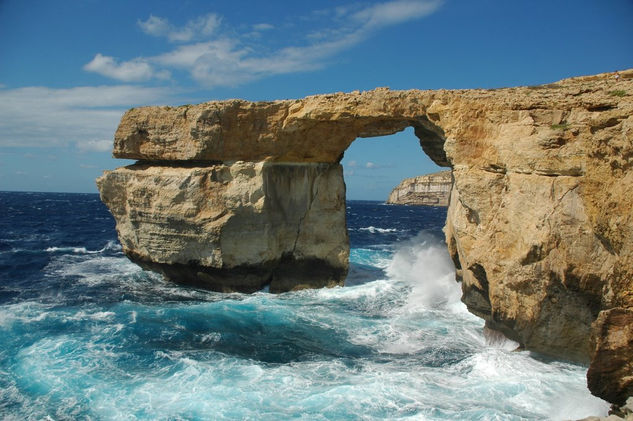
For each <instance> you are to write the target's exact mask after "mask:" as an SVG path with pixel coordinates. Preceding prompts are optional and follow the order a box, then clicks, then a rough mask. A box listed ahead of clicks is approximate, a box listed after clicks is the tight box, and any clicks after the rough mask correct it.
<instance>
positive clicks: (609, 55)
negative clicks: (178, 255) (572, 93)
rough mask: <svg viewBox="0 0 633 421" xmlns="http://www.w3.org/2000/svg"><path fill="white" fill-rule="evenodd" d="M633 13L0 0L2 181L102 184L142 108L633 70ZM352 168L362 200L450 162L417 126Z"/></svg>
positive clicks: (627, 7) (455, 5)
mask: <svg viewBox="0 0 633 421" xmlns="http://www.w3.org/2000/svg"><path fill="white" fill-rule="evenodd" d="M631 22H633V1H631V0H607V1H598V0H591V1H589V0H574V1H556V0H547V1H539V0H532V1H518V0H517V1H514V0H513V1H508V0H494V1H493V0H479V1H472V0H452V1H451V0H446V1H439V0H437V1H436V0H392V1H353V0H351V1H314V2H301V1H300V2H288V1H273V0H269V1H265V2H264V1H235V0H233V1H190V0H183V1H173V0H169V1H162V0H157V1H151V2H150V1H146V2H141V1H134V0H126V1H119V0H109V1H101V0H58V1H38V0H32V1H28V2H26V1H23V0H0V190H25V191H70V192H96V187H95V184H94V179H95V178H96V177H97V176H99V175H100V174H101V172H102V171H103V170H104V169H112V168H115V167H117V166H121V165H126V164H128V163H130V161H123V160H115V159H113V158H111V145H112V136H113V133H114V131H115V129H116V126H117V124H118V120H119V118H120V116H121V115H122V113H123V112H124V111H125V110H126V109H127V108H130V107H133V106H139V105H151V104H167V105H179V104H187V103H197V102H203V101H208V100H216V99H217V100H219V99H227V98H244V99H248V100H273V99H281V98H300V97H304V96H306V95H312V94H317V93H327V92H338V91H343V92H349V91H353V90H357V89H358V90H369V89H373V88H375V87H378V86H389V87H390V88H391V89H411V88H419V89H440V88H446V89H452V88H497V87H504V86H516V85H533V84H539V83H548V82H553V81H556V80H559V79H562V78H565V77H569V76H575V75H582V74H592V73H600V72H609V71H615V70H621V69H625V68H631V67H633V24H631ZM343 164H344V165H345V174H346V175H345V180H346V184H347V187H348V198H350V199H376V200H384V199H385V198H386V197H387V195H388V193H389V191H390V190H391V188H392V187H393V186H395V185H396V184H397V183H398V182H399V181H400V180H401V179H402V178H404V177H411V176H414V175H418V174H423V173H427V172H431V171H435V170H436V169H437V167H436V166H435V165H434V164H432V163H431V162H430V160H429V159H428V158H427V157H426V156H425V155H424V153H423V152H422V150H421V149H420V147H419V146H418V143H417V139H416V138H415V136H414V135H413V132H412V131H411V129H408V130H406V131H404V132H402V133H399V134H397V135H393V136H389V137H381V138H371V139H359V140H358V141H356V142H354V143H353V144H352V146H351V147H350V149H348V151H347V152H346V154H345V159H344V161H343Z"/></svg>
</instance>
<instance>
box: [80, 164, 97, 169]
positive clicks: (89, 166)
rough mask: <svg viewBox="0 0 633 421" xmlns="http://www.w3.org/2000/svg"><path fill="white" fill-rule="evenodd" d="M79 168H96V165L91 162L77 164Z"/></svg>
mask: <svg viewBox="0 0 633 421" xmlns="http://www.w3.org/2000/svg"><path fill="white" fill-rule="evenodd" d="M79 168H88V169H90V168H97V166H96V165H92V164H79Z"/></svg>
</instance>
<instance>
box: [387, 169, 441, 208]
mask: <svg viewBox="0 0 633 421" xmlns="http://www.w3.org/2000/svg"><path fill="white" fill-rule="evenodd" d="M452 187H453V177H452V175H451V172H450V171H440V172H436V173H433V174H426V175H420V176H417V177H411V178H405V179H404V180H402V181H401V182H400V184H398V185H397V186H396V187H395V188H394V189H393V190H392V191H391V193H390V194H389V198H388V199H387V203H389V204H396V205H416V206H448V198H449V197H450V194H451V188H452Z"/></svg>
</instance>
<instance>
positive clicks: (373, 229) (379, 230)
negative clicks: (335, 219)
mask: <svg viewBox="0 0 633 421" xmlns="http://www.w3.org/2000/svg"><path fill="white" fill-rule="evenodd" d="M358 230H359V231H369V232H370V233H372V234H375V233H380V234H385V233H388V232H399V230H398V229H396V228H377V227H374V226H373V225H370V226H368V227H363V228H359V229H358Z"/></svg>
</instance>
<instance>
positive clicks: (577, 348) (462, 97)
mask: <svg viewBox="0 0 633 421" xmlns="http://www.w3.org/2000/svg"><path fill="white" fill-rule="evenodd" d="M620 76H621V77H620V80H619V81H617V82H616V80H615V79H614V78H613V75H611V74H602V75H595V76H588V77H579V78H572V79H567V80H563V81H560V82H557V83H553V84H549V85H543V86H535V87H517V88H506V89H496V90H438V91H420V90H409V91H391V90H389V89H386V88H379V89H376V90H373V91H369V92H362V93H361V92H352V93H346V94H345V93H337V94H329V95H317V96H312V97H307V98H304V99H299V100H283V101H274V102H258V103H251V102H247V101H241V100H231V101H223V102H208V103H203V104H199V105H188V106H182V107H143V108H137V109H133V110H130V111H128V112H127V113H126V114H125V115H124V117H123V119H122V121H121V125H120V126H119V129H118V130H117V132H116V135H115V145H114V155H115V156H116V157H119V158H131V159H137V160H139V161H141V163H139V164H137V165H134V166H131V167H127V168H120V169H117V170H115V171H112V172H108V173H106V174H105V175H104V176H103V177H102V178H100V179H99V182H98V184H99V188H100V191H101V195H102V198H103V200H104V202H106V204H107V205H108V206H109V207H110V209H111V210H112V213H113V214H114V216H115V218H116V220H117V229H118V231H119V236H120V238H121V242H122V244H123V246H124V250H125V252H126V253H127V254H128V256H130V257H131V258H132V259H134V260H135V261H138V262H140V263H141V264H143V265H145V266H146V267H150V268H155V269H158V270H160V271H162V272H163V273H165V274H166V275H167V276H168V277H170V278H172V279H174V280H178V281H190V282H200V283H203V284H205V285H207V286H208V287H211V288H214V289H220V290H233V289H237V290H246V291H252V290H255V289H258V288H260V287H261V286H263V285H265V284H267V283H269V282H272V284H271V288H273V286H275V285H276V287H275V288H273V289H275V290H278V291H283V290H289V289H293V288H297V287H302V286H322V285H331V284H336V283H341V282H342V281H343V279H344V276H345V273H346V270H347V257H348V252H349V246H348V242H347V236H346V233H345V221H344V184H343V181H342V172H341V170H340V166H339V165H338V162H339V161H340V159H341V157H342V155H343V153H344V151H345V149H346V148H347V147H348V146H349V144H350V143H351V142H352V141H353V140H354V139H356V138H357V137H371V136H381V135H386V134H392V133H395V132H397V131H400V130H403V129H404V128H406V127H408V126H412V127H414V129H415V133H416V135H417V136H418V137H419V138H420V144H421V146H422V149H423V150H424V151H425V152H426V153H427V154H428V155H429V157H430V158H431V159H433V160H434V161H435V162H436V163H437V164H438V165H441V166H450V167H452V170H453V177H454V184H453V187H452V192H451V199H450V204H449V210H448V220H447V223H446V229H445V232H446V240H447V244H448V248H449V251H450V253H451V255H452V257H453V260H454V262H455V266H456V269H457V278H458V281H460V282H461V283H462V291H463V301H464V302H465V303H466V305H467V306H468V308H469V310H470V311H471V312H473V313H475V314H477V315H479V316H480V317H482V318H484V319H485V320H486V322H487V324H488V326H489V327H491V328H493V329H497V330H500V331H502V332H503V333H505V334H506V335H507V336H509V337H511V338H513V339H515V340H517V341H518V342H520V343H521V344H523V345H524V346H525V347H526V348H527V349H531V350H535V351H539V352H542V353H546V354H549V355H553V356H556V357H561V358H565V359H570V360H575V361H581V362H589V361H591V367H590V373H591V379H593V380H591V381H590V383H589V385H590V387H591V390H592V391H593V392H594V393H596V394H598V395H599V396H602V397H604V398H606V399H611V400H612V401H614V400H615V399H617V400H621V397H622V396H625V395H630V394H631V392H633V391H632V390H631V382H630V381H629V380H628V379H629V378H630V377H631V376H632V373H631V366H630V365H627V364H628V363H626V364H625V363H624V362H622V363H617V364H616V365H617V367H615V368H614V367H613V364H609V363H608V362H607V361H605V358H609V359H611V358H613V355H617V356H619V357H618V358H620V359H619V360H617V361H628V362H630V355H629V354H625V353H623V352H624V351H622V350H623V349H624V347H621V346H619V345H617V344H621V343H626V341H625V340H624V339H622V338H623V337H624V338H626V340H629V341H630V340H631V336H633V333H632V332H631V330H630V329H625V328H615V327H613V328H612V327H611V324H610V322H609V321H610V320H611V321H613V320H621V318H616V319H614V318H613V317H614V316H612V315H614V314H629V313H630V311H631V308H633V240H632V239H633V216H632V215H633V213H632V212H631V209H632V208H633V170H632V165H633V140H632V139H633V70H629V71H624V72H620ZM319 268H321V269H319ZM320 270H322V272H320ZM295 271H297V272H295ZM310 274H312V275H313V276H310ZM627 317H628V316H627ZM596 320H597V322H596ZM592 335H593V338H594V339H593V340H592V341H590V338H591V337H592ZM613 335H616V337H617V338H616V339H617V341H616V339H614V338H615V337H613ZM623 341H624V342H623ZM629 343H630V342H629ZM614 344H616V345H614ZM629 349H630V347H629ZM614 389H615V390H614Z"/></svg>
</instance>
